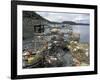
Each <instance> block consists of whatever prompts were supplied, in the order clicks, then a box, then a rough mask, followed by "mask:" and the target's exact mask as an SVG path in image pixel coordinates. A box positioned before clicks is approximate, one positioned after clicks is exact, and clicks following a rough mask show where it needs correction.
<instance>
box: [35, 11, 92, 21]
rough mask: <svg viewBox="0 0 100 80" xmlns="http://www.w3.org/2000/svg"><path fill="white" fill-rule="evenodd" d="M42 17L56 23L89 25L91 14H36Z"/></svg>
mask: <svg viewBox="0 0 100 80" xmlns="http://www.w3.org/2000/svg"><path fill="white" fill-rule="evenodd" d="M36 13H37V14H39V15H40V16H42V17H44V18H46V19H48V20H50V21H54V22H63V21H74V22H79V23H80V22H81V23H89V22H90V16H89V14H82V13H81V14H78V13H59V12H58V13H55V12H36Z"/></svg>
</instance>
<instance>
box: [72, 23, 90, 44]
mask: <svg viewBox="0 0 100 80" xmlns="http://www.w3.org/2000/svg"><path fill="white" fill-rule="evenodd" d="M72 26H73V32H76V33H77V32H78V33H80V42H88V43H89V40H90V25H72Z"/></svg>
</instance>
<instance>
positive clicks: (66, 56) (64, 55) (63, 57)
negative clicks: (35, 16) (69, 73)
mask: <svg viewBox="0 0 100 80" xmlns="http://www.w3.org/2000/svg"><path fill="white" fill-rule="evenodd" d="M66 45H67V42H65V41H64V33H62V32H60V30H59V29H56V28H55V29H52V30H51V39H50V40H49V41H47V42H46V44H45V45H44V47H43V48H42V49H41V50H39V51H37V52H35V53H34V54H33V52H29V51H28V53H31V54H28V55H31V56H29V57H27V58H25V56H26V55H25V56H23V61H24V64H23V67H24V68H30V67H36V68H38V67H63V66H73V65H74V62H73V56H72V54H71V53H70V51H69V49H68V48H67V46H66ZM25 53H26V52H25ZM25 53H24V54H25Z"/></svg>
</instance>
